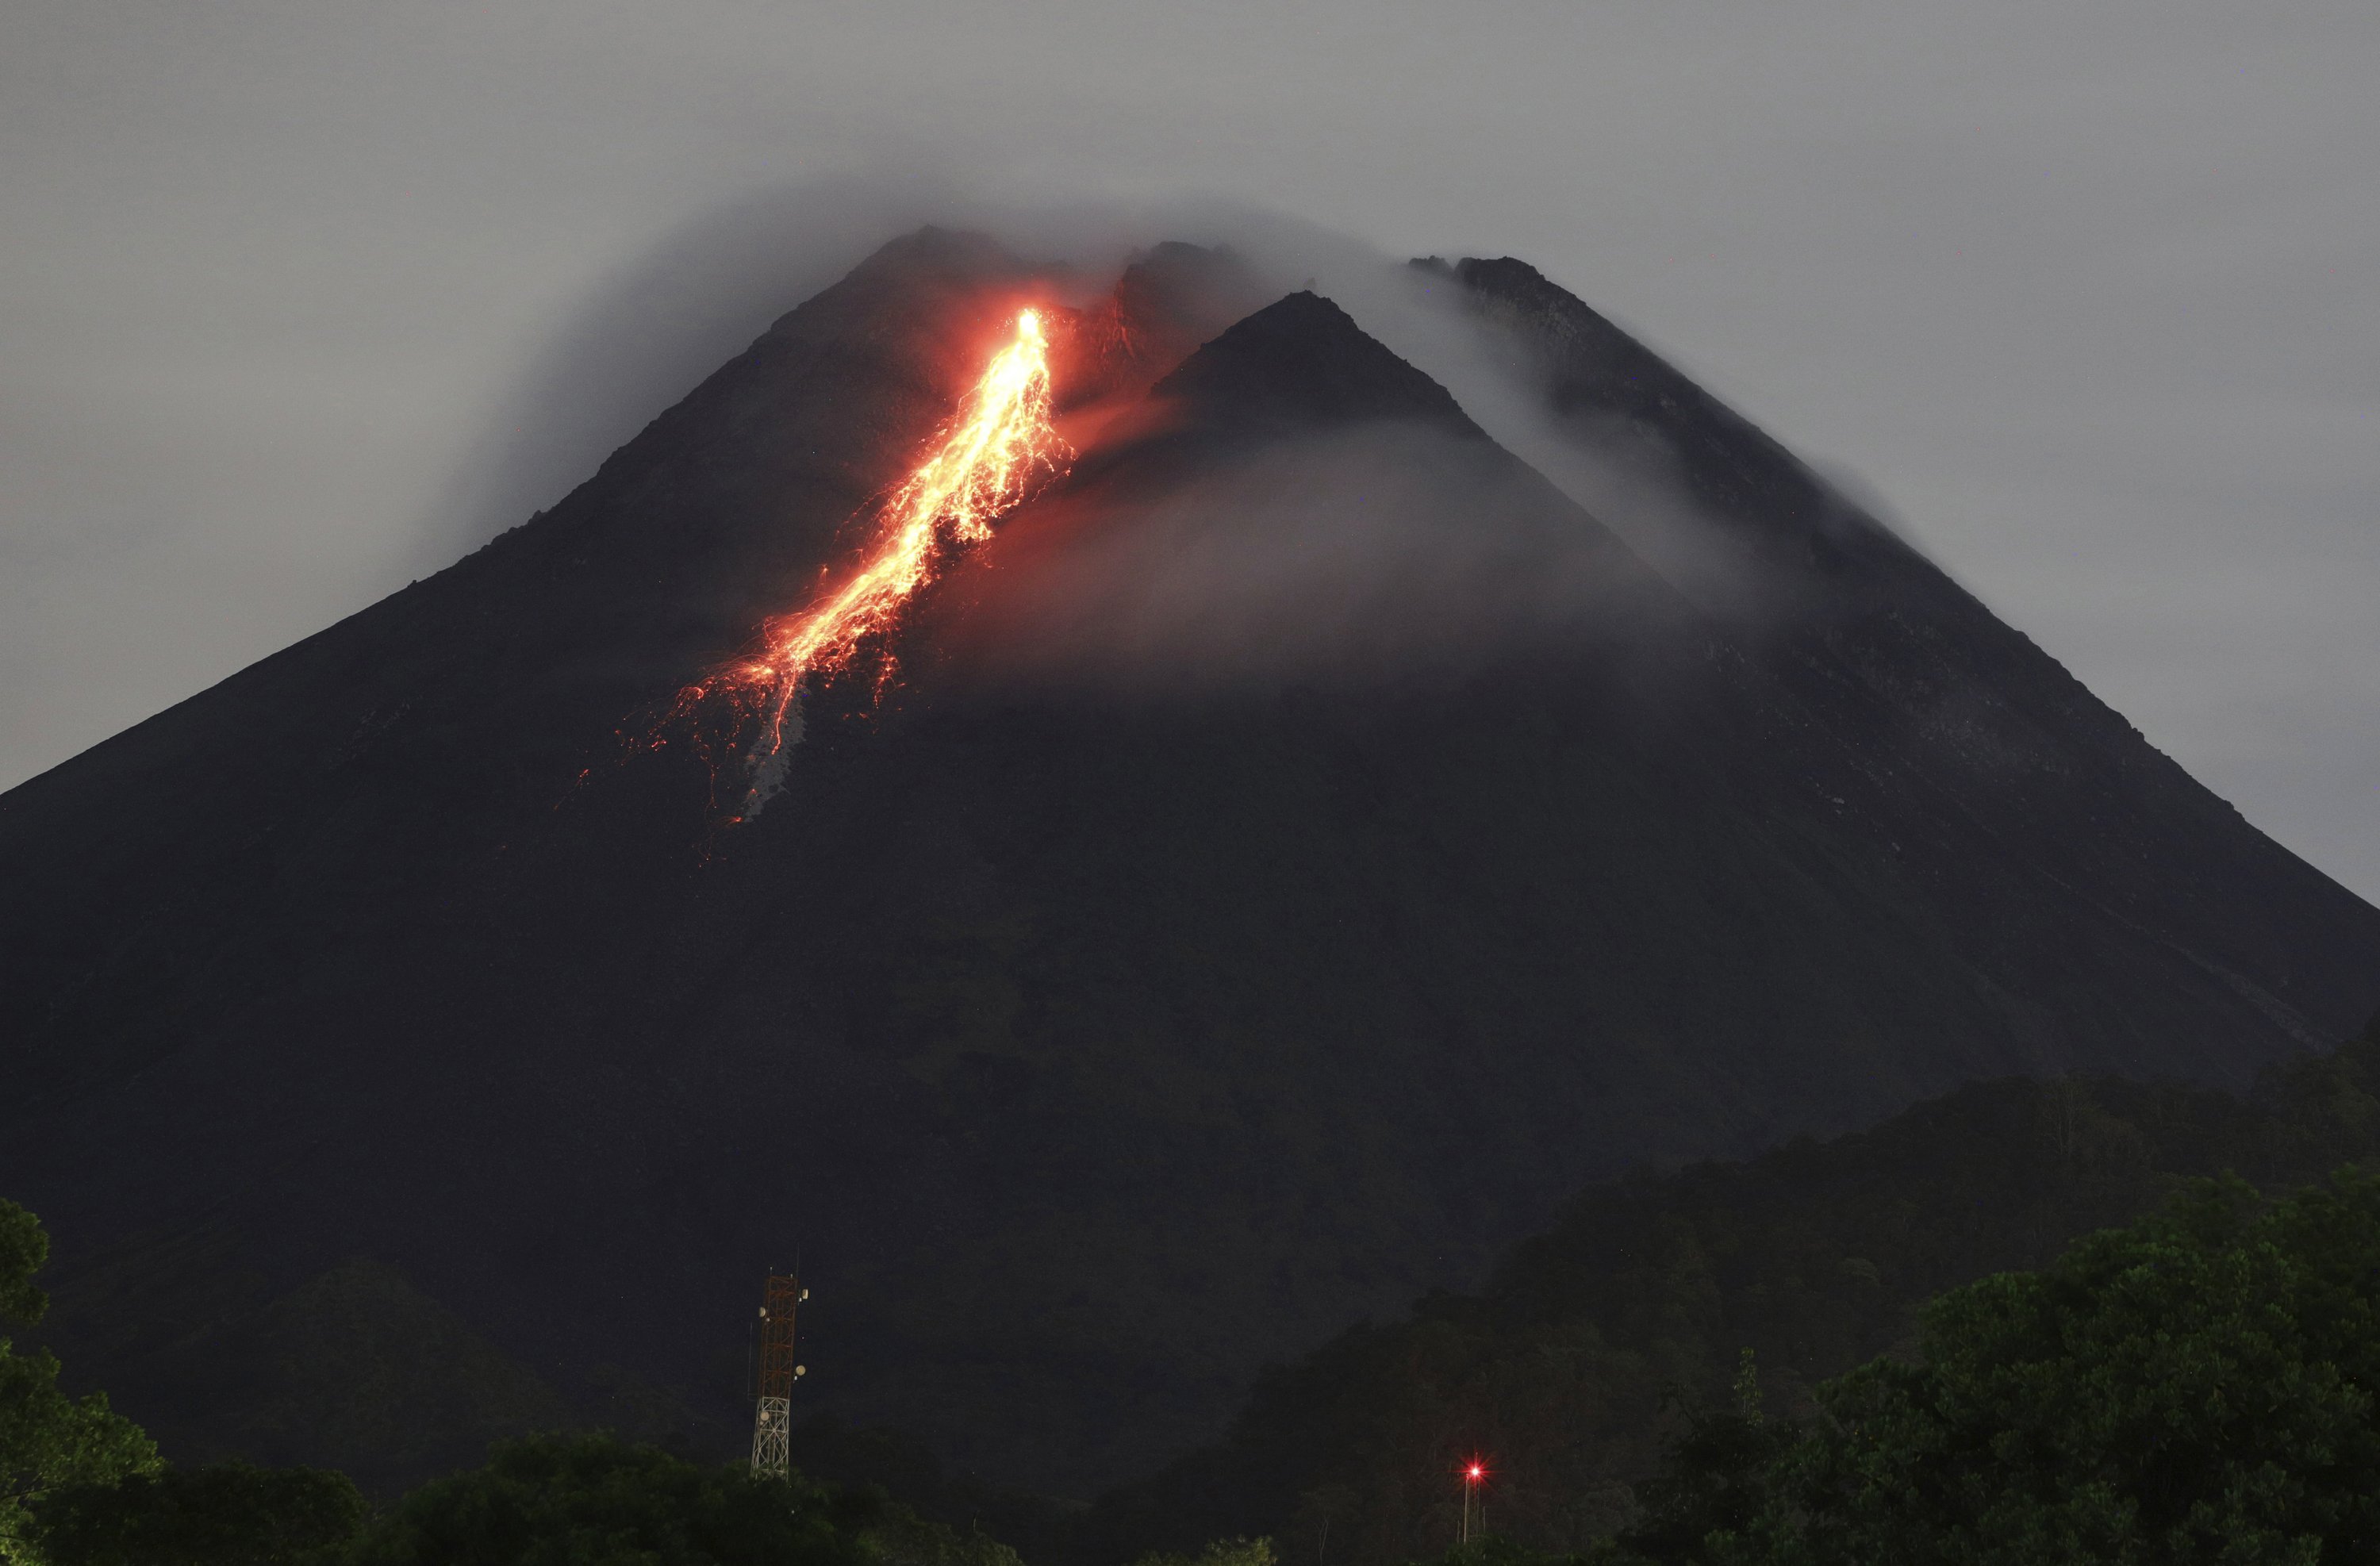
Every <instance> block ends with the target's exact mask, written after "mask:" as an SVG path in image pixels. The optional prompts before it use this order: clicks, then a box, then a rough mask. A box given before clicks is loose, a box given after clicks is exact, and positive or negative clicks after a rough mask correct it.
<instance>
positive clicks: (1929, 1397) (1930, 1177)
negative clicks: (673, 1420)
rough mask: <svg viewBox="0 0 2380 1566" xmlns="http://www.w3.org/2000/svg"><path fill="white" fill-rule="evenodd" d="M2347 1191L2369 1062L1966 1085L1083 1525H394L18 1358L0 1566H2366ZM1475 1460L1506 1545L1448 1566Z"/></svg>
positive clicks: (790, 1502)
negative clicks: (178, 1462)
mask: <svg viewBox="0 0 2380 1566" xmlns="http://www.w3.org/2000/svg"><path fill="white" fill-rule="evenodd" d="M2359 1162H2362V1163H2366V1164H2370V1165H2374V1166H2376V1167H2380V1019H2375V1023H2374V1026H2373V1027H2371V1028H2368V1029H2367V1030H2366V1032H2365V1034H2364V1036H2363V1037H2362V1038H2359V1039H2357V1040H2355V1041H2353V1042H2351V1043H2350V1044H2348V1045H2347V1046H2345V1047H2343V1048H2342V1049H2341V1050H2338V1051H2337V1052H2336V1053H2334V1054H2326V1055H2320V1056H2310V1057H2305V1058H2301V1059H2299V1060H2295V1061H2292V1062H2287V1063H2285V1064H2282V1065H2279V1066H2277V1067H2275V1068H2273V1069H2272V1070H2270V1071H2268V1072H2267V1073H2266V1074H2265V1076H2264V1077H2263V1079H2262V1080H2261V1081H2259V1082H2258V1083H2257V1084H2256V1086H2254V1088H2253V1091H2251V1092H2249V1093H2248V1094H2246V1095H2244V1096H2242V1095H2233V1094H2227V1093H2223V1092H2219V1091H2216V1090H2213V1089H2202V1088H2192V1087H2186V1086H2173V1085H2156V1084H2135V1083H2124V1082H2118V1081H2097V1080H2094V1081H2087V1082H2086V1081H2079V1080H2068V1081H2060V1082H2050V1083H2027V1082H2003V1083H1994V1084H1985V1085H1981V1086H1973V1087H1970V1088H1966V1089H1963V1090H1961V1091H1960V1092H1958V1093H1954V1094H1952V1095H1950V1096H1949V1097H1947V1098H1945V1099H1940V1100H1937V1101H1936V1102H1933V1103H1930V1104H1926V1105H1922V1106H1919V1107H1918V1108H1916V1109H1913V1110H1912V1111H1908V1112H1906V1113H1904V1114H1902V1115H1900V1116H1898V1117H1896V1118H1895V1119H1893V1120H1892V1121H1889V1122H1888V1123H1885V1124H1883V1125H1881V1126H1879V1127H1877V1128H1876V1129H1875V1130H1873V1131H1871V1132H1867V1133H1864V1134H1862V1135H1853V1136H1846V1137H1842V1138H1840V1139H1837V1140H1835V1141H1832V1142H1828V1143H1826V1144H1823V1145H1821V1144H1815V1143H1802V1144H1796V1145H1794V1146H1792V1147H1786V1148H1783V1149H1780V1150H1779V1151H1777V1152H1774V1153H1771V1154H1768V1155H1767V1156H1765V1157H1762V1158H1758V1159H1750V1160H1747V1161H1744V1162H1741V1163H1731V1164H1708V1165H1703V1166H1698V1167H1695V1168H1693V1169H1688V1170H1685V1171H1679V1172H1676V1173H1671V1174H1666V1175H1659V1176H1647V1177H1644V1178H1638V1179H1632V1180H1628V1181H1623V1182H1620V1183H1617V1184H1611V1185H1607V1186H1600V1187H1597V1188H1595V1189H1593V1190H1590V1191H1588V1192H1586V1193H1585V1194H1584V1195H1582V1196H1580V1197H1579V1198H1578V1199H1577V1200H1576V1201H1575V1202H1573V1204H1572V1206H1571V1207H1570V1208H1568V1209H1567V1211H1566V1212H1565V1214H1564V1215H1563V1217H1562V1219H1561V1220H1560V1222H1559V1223H1558V1224H1557V1225H1556V1227H1555V1228H1554V1229H1553V1230H1552V1231H1551V1232H1548V1233H1547V1234H1546V1235H1543V1236H1541V1237H1539V1238H1538V1239H1536V1240H1535V1241H1532V1242H1530V1243H1528V1244H1524V1245H1523V1246H1522V1247H1520V1248H1519V1249H1518V1250H1517V1251H1516V1252H1515V1253H1514V1254H1513V1255H1512V1256H1511V1257H1510V1258H1509V1260H1508V1261H1507V1262H1506V1264H1505V1265H1504V1266H1503V1267H1502V1268H1501V1269H1500V1270H1499V1271H1498V1272H1497V1274H1496V1275H1495V1276H1494V1278H1493V1279H1492V1280H1491V1281H1490V1282H1489V1284H1488V1287H1486V1288H1485V1289H1484V1290H1483V1291H1482V1292H1481V1293H1478V1294H1477V1295H1472V1296H1451V1295H1441V1296H1434V1297H1432V1298H1430V1299H1427V1300H1425V1301H1424V1302H1422V1304H1421V1305H1419V1306H1417V1307H1416V1308H1415V1311H1414V1313H1413V1315H1412V1317H1411V1318H1410V1319H1408V1320H1406V1321H1403V1322H1400V1323H1397V1324H1393V1325H1389V1326H1377V1327H1366V1328H1361V1329H1356V1330H1354V1331H1351V1332H1349V1333H1347V1334H1345V1335H1344V1336H1342V1338H1341V1339H1340V1340H1338V1341H1335V1342H1333V1343H1331V1344H1330V1345H1328V1346H1326V1347H1325V1348H1324V1349H1322V1350H1320V1351H1319V1352H1318V1353H1317V1354H1313V1355H1311V1356H1309V1357H1308V1358H1307V1359H1305V1361H1303V1362H1301V1363H1300V1364H1298V1365H1296V1366H1290V1367H1286V1368H1283V1369H1280V1370H1277V1371H1275V1372H1273V1373H1271V1374H1269V1376H1267V1377H1266V1378H1265V1379H1264V1380H1263V1382H1262V1384H1261V1385H1260V1386H1259V1387H1258V1389H1257V1392H1256V1394H1255V1396H1254V1397H1253V1399H1252V1400H1251V1402H1250V1404H1249V1406H1248V1409H1247V1411H1246V1412H1245V1414H1244V1415H1243V1416H1242V1417H1241V1419H1240V1420H1239V1421H1238V1422H1237V1424H1236V1425H1235V1426H1234V1427H1233V1430H1232V1432H1231V1434H1230V1436H1229V1438H1228V1439H1226V1440H1225V1441H1224V1442H1222V1443H1220V1444H1219V1445H1218V1446H1217V1447H1215V1448H1213V1449H1210V1450H1208V1451H1202V1452H1198V1453H1195V1454H1193V1455H1192V1456H1190V1457H1188V1458H1185V1459H1184V1460H1183V1461H1182V1462H1180V1463H1176V1464H1174V1465H1173V1466H1172V1468H1170V1469H1169V1470H1168V1471H1166V1472H1165V1473H1164V1474H1163V1475H1160V1476H1159V1477H1158V1478H1156V1479H1155V1480H1152V1481H1151V1482H1149V1483H1147V1484H1146V1485H1143V1486H1139V1487H1134V1488H1133V1489H1131V1490H1128V1491H1123V1492H1119V1493H1117V1494H1115V1495H1111V1496H1110V1497H1108V1498H1106V1499H1103V1500H1101V1501H1100V1502H1099V1503H1098V1505H1096V1506H1095V1507H1093V1508H1091V1509H1089V1510H1088V1511H1082V1510H1080V1509H1075V1508H1067V1507H1062V1506H1058V1505H1055V1504H1048V1505H1038V1506H1037V1505H1034V1504H1032V1503H1030V1502H1029V1501H1027V1500H1026V1499H1024V1498H1014V1497H1008V1498H1002V1497H997V1496H993V1495H990V1494H989V1493H987V1492H983V1491H980V1490H977V1489H975V1488H973V1487H969V1486H967V1485H965V1484H964V1483H959V1482H953V1481H947V1480H944V1479H943V1478H942V1477H941V1475H939V1473H938V1471H937V1470H936V1469H935V1468H934V1465H933V1464H932V1462H931V1459H930V1458H929V1457H927V1456H926V1455H925V1454H923V1453H922V1452H921V1451H918V1450H917V1449H915V1448H914V1447H911V1446H907V1445H904V1444H903V1443H900V1442H898V1441H897V1440H895V1439H891V1438H888V1437H884V1436H882V1435H880V1434H879V1433H870V1432H852V1431H848V1430H840V1429H838V1428H835V1427H832V1426H811V1427H810V1429H809V1430H808V1431H807V1434H806V1436H805V1437H804V1438H803V1439H804V1440H805V1441H806V1442H807V1445H808V1447H809V1448H811V1449H812V1450H810V1451H805V1452H804V1453H803V1460H804V1461H805V1462H806V1463H809V1464H810V1465H812V1466H814V1467H816V1468H818V1469H820V1470H823V1471H824V1472H826V1473H827V1474H829V1475H835V1476H836V1477H839V1478H840V1480H841V1481H842V1482H835V1477H831V1478H827V1479H820V1478H804V1477H800V1476H798V1475H797V1476H796V1477H795V1479H793V1480H792V1481H791V1482H782V1481H771V1480H762V1479H758V1478H755V1477H753V1476H752V1475H749V1474H748V1473H746V1472H743V1471H742V1469H741V1467H740V1465H728V1466H723V1467H722V1466H705V1465H702V1464H699V1463H694V1462H691V1461H688V1460H687V1459H686V1458H684V1457H680V1456H676V1455H672V1454H670V1453H667V1452H663V1451H658V1450H656V1449H654V1448H651V1447H645V1446H637V1445H632V1444H628V1443H624V1442H621V1441H619V1440H616V1439H612V1438H609V1437H605V1436H598V1435H580V1436H553V1437H545V1438H540V1439H531V1440H527V1441H520V1442H515V1443H512V1444H510V1445H508V1446H505V1447H503V1448H500V1449H498V1451H496V1452H495V1454H494V1455H493V1457H492V1460H491V1461H490V1462H489V1463H488V1464H487V1465H486V1466H484V1467H482V1468H480V1469H478V1470H475V1471H472V1472H469V1473H466V1474H462V1475H455V1476H453V1477H449V1478H445V1479H441V1480H437V1481H434V1482H432V1483H431V1484H429V1485H426V1486H423V1487H419V1488H417V1489H415V1490H414V1491H412V1492H411V1493H410V1494H408V1495H407V1496H406V1497H405V1498H404V1499H402V1500H401V1501H399V1502H397V1503H395V1505H392V1506H389V1507H386V1508H383V1509H381V1510H378V1511H375V1510H373V1509H372V1508H370V1507H369V1506H367V1504H366V1503H365V1501H364V1499H363V1498H362V1497H361V1496H360V1495H359V1494H358V1491H357V1489H356V1487H354V1486H353V1485H352V1484H350V1483H349V1482H348V1481H347V1480H346V1477H345V1476H344V1475H338V1474H335V1473H330V1472H325V1471H320V1470H309V1469H261V1468H254V1467H248V1466H244V1465H241V1464H237V1463H233V1464H216V1465H211V1466H207V1467H201V1468H189V1469H177V1468H174V1467H171V1466H169V1465H167V1464H165V1463H163V1462H161V1461H160V1459H159V1456H158V1453H157V1451H156V1449H155V1447H154V1445H153V1444H152V1442H151V1441H150V1440H149V1439H148V1437H147V1436H146V1435H145V1434H144V1433H143V1432H141V1431H140V1429H139V1428H138V1427H137V1426H134V1425H132V1424H131V1423H130V1422H129V1421H128V1420H126V1419H124V1418H123V1417H122V1416H120V1415H118V1414H115V1413H114V1412H113V1411H112V1410H111V1409H109V1408H108V1406H107V1404H106V1402H105V1400H104V1398H103V1397H101V1396H98V1395H95V1394H94V1395H92V1396H91V1397H86V1398H83V1399H79V1400H78V1399H73V1398H69V1397H68V1396H67V1395H66V1394H65V1393H64V1392H62V1391H60V1390H59V1389H58V1387H57V1373H58V1365H57V1362H56V1361H55V1358H53V1357H51V1356H50V1355H48V1354H45V1353H41V1352H30V1353H18V1352H17V1351H16V1350H15V1349H14V1348H13V1347H12V1346H11V1345H10V1344H9V1343H8V1342H7V1341H6V1340H5V1339H0V1561H8V1562H21V1563H25V1566H132V1563H134V1562H142V1563H166V1562H188V1563H190V1566H233V1563H234V1562H240V1563H267V1562H289V1563H293V1566H294V1563H299V1562H310V1563H320V1566H331V1563H334V1562H336V1563H346V1566H416V1563H419V1566H429V1563H431V1562H441V1563H444V1562H453V1563H457V1566H476V1563H479V1562H488V1563H491V1566H492V1563H495V1562H500V1561H501V1562H505V1563H516V1562H518V1563H527V1566H564V1563H572V1566H577V1563H581V1562H585V1563H589V1566H596V1563H608V1562H613V1561H620V1562H628V1561H636V1562H640V1563H642V1562H658V1563H669V1566H675V1563H680V1562H683V1563H686V1566H712V1563H716V1566H743V1563H747V1562H748V1563H751V1566H760V1563H762V1562H792V1563H797V1566H863V1563H866V1566H1019V1558H1018V1555H1017V1554H1016V1552H1015V1551H1014V1550H1013V1549H1012V1548H1010V1546H1011V1545H1012V1544H1023V1545H1025V1546H1026V1554H1027V1555H1028V1556H1029V1557H1030V1558H1031V1559H1032V1560H1035V1561H1036V1562H1037V1563H1038V1566H1060V1563H1065V1562H1079V1563H1082V1566H1113V1563H1116V1562H1121V1561H1126V1560H1138V1561H1139V1562H1141V1566H1273V1563H1274V1561H1275V1560H1280V1561H1282V1562H1286V1563H1303V1562H1306V1561H1312V1562H1314V1563H1315V1566H1378V1563H1384V1562H1393V1561H1399V1560H1429V1559H1433V1558H1440V1557H1444V1558H1447V1559H1448V1560H1449V1561H1450V1562H1451V1566H1528V1563H1531V1562H1545V1563H1552V1562H1563V1563H1566V1566H1654V1563H1664V1566H1667V1563H1691V1566H1804V1563H1807V1566H1815V1563H1818V1562H1828V1561H1848V1560H1894V1561H1908V1562H1927V1561H1943V1562H1949V1561H1974V1562H1986V1561H2007V1562H2010V1566H2015V1563H2018V1562H2034V1561H2051V1560H2119V1561H2131V1560H2138V1561H2143V1562H2146V1561H2186V1560H2206V1561H2210V1562H2211V1561H2216V1560H2227V1561H2228V1560H2239V1561H2266V1560H2269V1561H2290V1562H2300V1563H2304V1566H2313V1563H2316V1562H2329V1561H2344V1560H2365V1559H2373V1560H2380V1484H2375V1483H2374V1475H2375V1474H2380V1174H2359V1173H2357V1172H2355V1171H2354V1170H2353V1168H2352V1167H2351V1166H2353V1165H2355V1164H2357V1163H2359ZM2330 1171H2338V1172H2335V1173H2334V1172H2330ZM46 1253H47V1240H46V1237H45V1236H44V1235H43V1234H42V1232H41V1229H40V1227H39V1225H38V1224H37V1223H36V1222H35V1221H34V1220H33V1219H32V1218H31V1216H30V1215H29V1214H26V1213H24V1212H23V1211H22V1209H19V1208H14V1207H11V1206H9V1205H7V1204H6V1203H0V1317H5V1318H6V1319H8V1320H13V1321H15V1322H18V1323H20V1324H30V1322H31V1321H33V1320H35V1319H37V1318H38V1317H40V1315H41V1314H42V1308H43V1306H44V1303H45V1302H44V1300H43V1297H42V1292H41V1291H40V1289H39V1288H38V1287H36V1286H35V1283H34V1275H35V1273H36V1272H37V1271H38V1270H39V1269H40V1268H41V1266H42V1262H43V1260H44V1258H45V1256H46ZM871 1443H872V1444H871ZM1475 1456H1476V1457H1478V1458H1480V1459H1482V1460H1484V1462H1485V1463H1486V1465H1487V1467H1488V1476H1487V1479H1486V1481H1485V1484H1484V1486H1483V1487H1482V1490H1481V1495H1482V1497H1483V1499H1484V1506H1485V1515H1484V1518H1482V1519H1477V1520H1476V1521H1477V1522H1479V1523H1480V1524H1483V1526H1481V1527H1480V1528H1479V1529H1478V1530H1476V1531H1477V1532H1480V1533H1484V1534H1485V1536H1486V1537H1485V1539H1484V1541H1482V1542H1477V1543H1474V1544H1471V1545H1469V1546H1466V1547H1463V1548H1456V1549H1454V1550H1452V1552H1451V1555H1450V1553H1449V1547H1450V1546H1451V1544H1452V1543H1453V1540H1454V1538H1455V1536H1456V1531H1457V1527H1458V1525H1459V1519H1460V1513H1461V1508H1462V1495H1463V1481H1462V1479H1461V1476H1460V1475H1461V1471H1462V1468H1463V1465H1464V1463H1466V1462H1467V1461H1468V1460H1470V1459H1472V1458H1473V1457H1475ZM838 1469H841V1470H843V1472H842V1473H841V1474H840V1475H837V1474H836V1471H837V1470H838ZM870 1470H879V1471H878V1472H871V1471H870ZM871 1479H883V1480H888V1481H890V1482H891V1483H892V1486H893V1487H895V1488H896V1489H898V1490H899V1491H901V1492H902V1493H903V1502H902V1503H896V1502H895V1501H894V1500H892V1499H891V1498H890V1496H889V1495H888V1493H887V1490H886V1488H885V1487H884V1486H882V1485H880V1484H876V1483H869V1482H865V1481H868V1480H871ZM906 1502H915V1503H916V1509H915V1510H913V1509H912V1507H911V1506H910V1505H909V1504H905V1503H906ZM978 1523H989V1524H990V1533H987V1532H986V1531H985V1530H984V1529H983V1528H982V1527H979V1526H977V1524H978ZM995 1534H996V1535H998V1536H1001V1540H1002V1541H1004V1542H1000V1541H996V1540H995V1538H994V1537H993V1536H992V1535H995ZM1214 1540H1224V1541H1228V1542H1225V1543H1220V1544H1216V1543H1209V1542H1208V1541H1214ZM1152 1552H1156V1553H1152Z"/></svg>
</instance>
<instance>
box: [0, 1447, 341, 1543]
mask: <svg viewBox="0 0 2380 1566" xmlns="http://www.w3.org/2000/svg"><path fill="white" fill-rule="evenodd" d="M31 1511H32V1513H33V1518H34V1521H35V1523H36V1524H37V1525H38V1527H39V1530H40V1541H41V1548H42V1552H43V1554H44V1555H45V1556H46V1557H47V1559H48V1561H49V1566H157V1563H159V1562H164V1561H171V1562H173V1563H174V1566H308V1563H310V1562H315V1561H325V1560H332V1559H334V1557H335V1555H336V1553H337V1552H338V1551H339V1549H340V1548H341V1547H343V1546H345V1545H347V1544H349V1543H351V1542H353V1540H354V1539H355V1537H356V1536H357V1535H358V1533H360V1532H361V1531H362V1528H363V1524H364V1517H365V1508H364V1498H363V1496H362V1495H361V1494H360V1493H359V1492H358V1490H357V1489H356V1487H355V1482H354V1481H353V1480H351V1479H349V1478H348V1477H347V1476H346V1475H345V1474H339V1473H333V1472H326V1471H324V1470H322V1469H316V1468H256V1467H251V1466H249V1464H247V1463H216V1464H213V1465H212V1466H209V1467H203V1468H167V1469H163V1470H161V1471H159V1472H156V1473H153V1474H137V1475H132V1476H130V1477H128V1478H126V1479H123V1480H121V1481H119V1482H117V1483H115V1484H112V1485H60V1486H58V1487H55V1488H53V1489H52V1490H50V1492H49V1493H48V1494H46V1495H43V1496H42V1497H40V1498H39V1499H36V1500H35V1501H34V1502H33V1503H32V1506H31Z"/></svg>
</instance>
